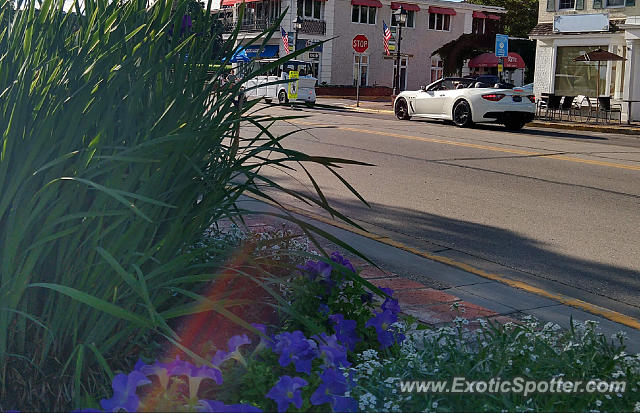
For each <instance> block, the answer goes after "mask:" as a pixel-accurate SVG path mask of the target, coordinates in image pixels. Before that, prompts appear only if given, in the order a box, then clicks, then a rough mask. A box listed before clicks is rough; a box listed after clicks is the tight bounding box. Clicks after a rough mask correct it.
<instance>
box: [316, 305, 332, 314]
mask: <svg viewBox="0 0 640 413" xmlns="http://www.w3.org/2000/svg"><path fill="white" fill-rule="evenodd" d="M318 312H319V313H320V314H324V315H327V314H329V313H330V312H331V309H330V308H329V306H328V305H326V304H324V303H323V304H320V305H319V306H318Z"/></svg>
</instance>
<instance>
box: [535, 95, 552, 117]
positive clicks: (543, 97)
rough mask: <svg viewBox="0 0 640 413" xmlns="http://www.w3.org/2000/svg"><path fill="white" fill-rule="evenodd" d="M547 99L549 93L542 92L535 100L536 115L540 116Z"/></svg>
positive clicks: (545, 106)
mask: <svg viewBox="0 0 640 413" xmlns="http://www.w3.org/2000/svg"><path fill="white" fill-rule="evenodd" d="M548 101H549V95H548V94H547V93H543V94H542V95H541V96H540V99H538V100H536V117H538V118H539V117H540V115H541V114H542V110H543V109H546V108H547V102H548Z"/></svg>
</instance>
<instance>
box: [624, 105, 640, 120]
mask: <svg viewBox="0 0 640 413" xmlns="http://www.w3.org/2000/svg"><path fill="white" fill-rule="evenodd" d="M622 101H623V102H626V103H627V125H631V104H632V103H640V100H636V99H622Z"/></svg>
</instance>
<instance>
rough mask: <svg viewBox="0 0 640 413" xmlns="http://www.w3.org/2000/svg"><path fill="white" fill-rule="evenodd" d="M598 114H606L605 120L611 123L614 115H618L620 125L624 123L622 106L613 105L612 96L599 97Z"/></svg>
mask: <svg viewBox="0 0 640 413" xmlns="http://www.w3.org/2000/svg"><path fill="white" fill-rule="evenodd" d="M598 112H600V113H604V119H605V120H606V121H607V122H609V121H610V120H611V115H612V114H613V113H617V114H618V123H622V105H621V104H619V103H611V96H599V97H598Z"/></svg>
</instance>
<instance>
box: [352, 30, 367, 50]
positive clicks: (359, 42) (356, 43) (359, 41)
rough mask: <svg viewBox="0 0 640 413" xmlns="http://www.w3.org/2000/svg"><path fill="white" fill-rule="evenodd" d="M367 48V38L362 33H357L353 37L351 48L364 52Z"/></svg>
mask: <svg viewBox="0 0 640 413" xmlns="http://www.w3.org/2000/svg"><path fill="white" fill-rule="evenodd" d="M368 48H369V39H367V36H365V35H364V34H359V35H357V36H356V37H354V38H353V50H355V51H356V52H357V53H364V52H365V51H366V50H367V49H368Z"/></svg>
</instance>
